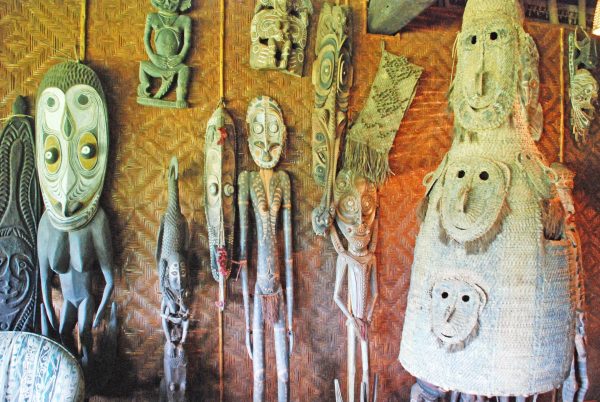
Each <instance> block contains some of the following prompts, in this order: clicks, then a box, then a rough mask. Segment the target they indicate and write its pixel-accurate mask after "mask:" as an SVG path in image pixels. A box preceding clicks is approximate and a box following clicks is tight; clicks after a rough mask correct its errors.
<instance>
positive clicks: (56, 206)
mask: <svg viewBox="0 0 600 402" xmlns="http://www.w3.org/2000/svg"><path fill="white" fill-rule="evenodd" d="M108 139H109V137H108V116H107V112H106V101H105V98H104V92H103V90H102V85H101V84H100V80H99V79H98V76H97V75H96V73H94V71H93V70H92V69H90V68H89V67H87V66H85V65H83V64H80V63H76V62H65V63H61V64H58V65H56V66H54V67H52V68H51V69H50V70H48V72H47V73H46V75H45V76H44V78H43V80H42V82H41V84H40V88H39V90H38V96H37V114H36V163H37V167H38V176H39V179H40V185H41V187H42V195H43V199H44V204H45V206H46V211H45V212H44V214H43V216H42V219H41V221H40V224H39V229H38V241H37V244H38V259H39V264H40V277H41V286H42V298H43V301H44V306H45V311H46V318H47V320H48V323H49V324H50V326H51V327H52V328H54V329H55V330H57V329H58V331H59V333H60V337H61V340H62V342H63V344H64V345H66V346H67V347H70V348H71V350H75V347H74V340H73V330H74V328H75V325H76V324H77V328H78V331H79V344H80V345H81V361H82V365H83V366H84V368H87V367H88V363H89V361H90V357H91V356H90V353H91V351H92V346H93V339H92V332H91V330H92V322H93V325H94V327H97V326H98V325H99V324H100V321H101V320H102V317H103V315H104V311H105V309H106V307H107V306H108V303H109V301H110V298H111V295H112V291H113V286H114V285H113V250H112V240H111V235H110V228H109V223H108V217H107V216H106V214H105V212H104V210H103V209H102V208H101V207H99V205H98V203H99V199H100V194H101V192H102V186H103V184H104V176H105V172H106V164H107V157H108ZM98 266H99V267H100V269H101V271H102V274H103V276H104V280H105V282H106V285H105V286H104V291H103V294H102V299H101V301H100V304H99V306H98V308H97V311H96V316H95V319H93V317H94V311H95V310H96V302H95V299H94V296H93V294H92V282H93V278H94V277H95V271H96V270H97V267H98ZM54 273H55V274H57V275H58V276H59V278H60V287H61V290H62V296H63V299H64V303H63V306H62V309H61V313H60V324H59V323H57V318H56V316H55V313H54V308H53V304H52V286H51V278H52V275H53V274H54Z"/></svg>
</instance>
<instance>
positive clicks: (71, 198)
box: [36, 66, 108, 230]
mask: <svg viewBox="0 0 600 402" xmlns="http://www.w3.org/2000/svg"><path fill="white" fill-rule="evenodd" d="M82 67H85V66H82ZM85 69H87V70H89V71H91V70H90V69H89V68H87V67H85ZM87 70H85V71H86V73H89V71H87ZM92 74H93V72H92ZM100 90H101V89H100ZM107 120H108V118H107V113H106V105H105V103H104V95H103V94H102V93H99V91H98V88H97V87H95V86H92V85H88V84H86V83H75V84H74V85H72V86H70V87H68V88H66V90H63V89H61V88H60V87H57V86H51V87H48V88H45V89H44V90H43V91H42V92H41V93H40V94H39V96H38V100H37V116H36V162H37V163H36V164H37V168H38V174H39V178H40V183H41V187H42V192H43V196H44V203H45V206H46V210H47V211H48V213H49V216H50V220H51V222H52V224H53V225H54V226H55V227H57V228H59V229H61V230H75V229H78V228H80V227H82V226H84V225H85V224H87V223H88V222H89V221H90V220H91V219H92V218H93V216H94V214H95V213H96V211H97V208H98V201H99V198H100V193H101V192H102V186H103V184H104V176H105V172H106V164H107V154H108V121H107Z"/></svg>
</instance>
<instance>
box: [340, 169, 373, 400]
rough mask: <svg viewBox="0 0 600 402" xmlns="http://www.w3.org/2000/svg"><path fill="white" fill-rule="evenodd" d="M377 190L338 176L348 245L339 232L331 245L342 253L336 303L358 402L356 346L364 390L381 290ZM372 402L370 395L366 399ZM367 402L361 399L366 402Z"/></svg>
mask: <svg viewBox="0 0 600 402" xmlns="http://www.w3.org/2000/svg"><path fill="white" fill-rule="evenodd" d="M377 199H378V197H377V188H376V187H375V185H374V184H373V183H372V182H370V181H369V180H367V179H365V178H364V177H363V176H360V175H357V174H356V173H355V172H354V171H352V170H347V169H343V170H342V171H341V172H340V173H339V174H338V176H337V179H336V184H335V192H334V205H335V210H336V215H335V222H336V224H337V227H338V228H339V230H340V232H341V233H342V235H343V236H344V237H345V238H346V240H347V242H348V249H346V248H345V247H344V245H343V244H342V242H341V240H340V238H339V236H338V233H337V231H336V229H335V228H332V229H331V231H330V236H331V241H332V243H333V246H334V248H335V250H336V252H337V253H338V258H337V263H336V279H335V291H334V296H333V299H334V300H335V302H336V304H337V305H338V307H339V308H340V310H342V312H343V313H344V315H345V316H346V317H347V319H348V321H347V322H346V325H347V326H348V400H349V401H354V400H355V399H354V392H355V389H354V377H355V372H356V362H355V342H356V339H358V340H359V341H360V347H361V357H362V371H363V372H362V382H361V389H363V388H364V389H365V390H370V387H369V377H370V370H369V325H370V323H371V320H372V318H373V310H374V308H375V303H376V302H377V297H378V293H379V292H378V286H377V259H376V257H375V249H376V247H377V228H378V222H377V202H378V201H377ZM346 276H347V277H348V280H347V284H348V287H347V289H348V295H349V299H350V307H351V308H350V309H348V308H347V307H346V301H345V300H344V299H343V298H342V287H343V285H344V279H345V277H346ZM363 398H365V400H366V401H368V400H369V396H368V394H367V395H365V396H364V397H363ZM362 400H363V399H361V401H362Z"/></svg>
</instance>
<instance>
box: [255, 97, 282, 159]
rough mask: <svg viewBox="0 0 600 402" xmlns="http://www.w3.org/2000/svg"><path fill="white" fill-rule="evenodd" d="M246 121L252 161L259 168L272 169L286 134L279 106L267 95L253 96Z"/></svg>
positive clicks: (280, 151) (279, 154)
mask: <svg viewBox="0 0 600 402" xmlns="http://www.w3.org/2000/svg"><path fill="white" fill-rule="evenodd" d="M246 123H248V130H249V135H248V146H249V147H250V154H251V155H252V159H254V163H256V164H257V165H258V166H259V167H260V168H261V169H273V168H274V167H275V166H276V165H277V163H278V162H279V158H280V157H281V153H282V151H283V147H284V145H285V139H286V134H287V129H286V127H285V124H284V122H283V114H282V112H281V108H280V107H279V105H278V104H277V102H276V101H275V100H274V99H272V98H269V97H268V96H259V97H257V98H254V99H253V100H252V101H251V102H250V105H249V106H248V114H247V115H246Z"/></svg>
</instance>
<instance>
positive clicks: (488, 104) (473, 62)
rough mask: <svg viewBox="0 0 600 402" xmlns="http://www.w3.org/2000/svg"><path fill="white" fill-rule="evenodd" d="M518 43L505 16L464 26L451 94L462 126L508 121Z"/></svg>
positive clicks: (470, 127)
mask: <svg viewBox="0 0 600 402" xmlns="http://www.w3.org/2000/svg"><path fill="white" fill-rule="evenodd" d="M517 45H518V32H517V30H516V28H515V25H514V24H513V23H512V22H511V20H510V19H508V18H506V17H496V18H494V19H492V20H490V19H488V18H482V19H478V20H476V21H474V22H473V23H471V24H468V26H466V27H463V31H462V32H461V33H460V34H459V36H458V42H457V47H458V63H457V66H456V79H455V80H454V85H453V89H452V94H451V97H450V102H451V105H452V107H453V109H454V113H455V118H456V119H457V121H458V123H459V124H460V125H461V126H462V127H463V128H465V129H467V130H473V131H476V130H485V129H493V128H497V127H499V126H500V125H502V124H503V123H504V122H506V121H507V119H508V116H509V114H510V113H511V111H512V107H513V103H514V101H515V96H516V82H517V77H516V68H517V67H516V65H517V63H518V62H519V60H518V59H517V57H516V48H517Z"/></svg>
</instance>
